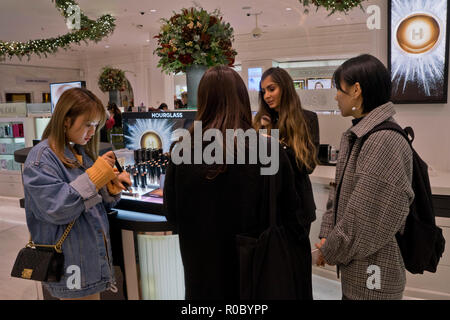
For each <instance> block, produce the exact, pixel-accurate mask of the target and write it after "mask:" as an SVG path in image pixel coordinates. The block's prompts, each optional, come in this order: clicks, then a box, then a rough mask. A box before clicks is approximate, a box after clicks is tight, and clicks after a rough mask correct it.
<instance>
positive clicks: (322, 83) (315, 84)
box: [307, 78, 332, 90]
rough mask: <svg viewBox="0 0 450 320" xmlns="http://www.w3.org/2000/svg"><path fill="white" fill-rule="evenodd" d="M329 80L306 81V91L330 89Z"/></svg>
mask: <svg viewBox="0 0 450 320" xmlns="http://www.w3.org/2000/svg"><path fill="white" fill-rule="evenodd" d="M331 84H332V83H331V78H323V79H308V85H307V86H308V90H318V89H331Z"/></svg>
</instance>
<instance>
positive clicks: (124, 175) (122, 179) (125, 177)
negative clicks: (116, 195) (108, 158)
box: [111, 171, 131, 190]
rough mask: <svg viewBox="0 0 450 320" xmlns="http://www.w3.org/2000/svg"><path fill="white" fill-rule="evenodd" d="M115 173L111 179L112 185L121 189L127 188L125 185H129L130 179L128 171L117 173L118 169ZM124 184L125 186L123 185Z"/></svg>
mask: <svg viewBox="0 0 450 320" xmlns="http://www.w3.org/2000/svg"><path fill="white" fill-rule="evenodd" d="M115 174H116V178H115V179H114V180H112V181H111V182H112V183H113V184H114V185H116V186H118V187H119V188H121V189H122V190H128V188H127V187H129V186H131V179H130V175H129V174H128V172H126V171H123V172H121V173H119V172H118V171H115ZM125 185H126V186H127V187H125Z"/></svg>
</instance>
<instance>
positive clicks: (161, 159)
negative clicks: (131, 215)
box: [116, 111, 196, 204]
mask: <svg viewBox="0 0 450 320" xmlns="http://www.w3.org/2000/svg"><path fill="white" fill-rule="evenodd" d="M195 115H196V112H195V111H182V112H125V113H123V114H122V119H123V136H124V143H125V148H126V149H123V150H118V151H116V155H117V159H118V160H119V162H120V163H121V165H122V166H123V167H124V169H125V170H126V171H127V172H128V173H129V174H130V177H131V180H132V183H133V184H132V186H131V190H130V192H129V193H122V196H123V197H124V198H125V199H128V200H133V201H136V200H137V201H140V202H145V203H157V204H158V203H159V204H161V203H162V201H163V200H162V196H163V195H162V190H163V186H164V175H165V169H166V167H167V164H168V159H169V158H168V157H167V153H168V152H170V146H171V145H172V142H174V141H175V140H177V139H178V137H179V136H180V135H181V134H182V133H181V132H180V131H177V129H189V128H190V127H191V126H192V125H193V122H194V119H195Z"/></svg>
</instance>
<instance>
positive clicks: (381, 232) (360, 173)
mask: <svg viewBox="0 0 450 320" xmlns="http://www.w3.org/2000/svg"><path fill="white" fill-rule="evenodd" d="M333 78H334V81H335V83H336V87H337V89H338V90H337V94H336V100H337V101H338V105H339V109H340V110H341V114H342V116H343V117H348V116H352V117H353V118H354V119H353V120H352V122H353V126H352V127H351V128H349V129H348V130H347V131H346V132H344V134H343V136H342V140H341V145H340V152H339V157H338V162H337V165H336V188H335V190H332V192H331V193H330V199H329V204H331V205H329V210H327V212H326V213H325V214H324V216H323V220H322V225H321V230H320V234H319V237H320V238H321V241H320V243H318V244H316V247H317V248H319V249H320V254H321V255H320V257H319V261H318V264H319V265H320V264H324V263H327V264H330V265H337V266H338V273H339V270H340V273H341V277H342V280H341V282H342V294H343V299H350V300H360V299H401V298H402V296H403V291H404V288H405V283H406V276H405V266H404V263H403V259H402V256H401V253H400V249H399V247H398V245H397V241H396V239H395V234H396V233H397V232H399V231H403V229H404V226H405V221H406V217H407V215H408V213H409V206H410V204H411V202H412V200H413V198H414V192H413V190H412V187H411V180H412V151H411V148H410V146H409V144H408V142H407V141H406V139H405V138H404V137H402V136H401V135H400V134H399V133H398V132H394V131H391V130H383V131H378V132H375V133H373V134H371V135H370V136H369V137H367V139H366V140H365V142H364V144H362V142H363V139H364V136H365V135H366V134H367V133H368V132H369V131H370V130H371V129H372V128H374V127H375V126H377V125H378V124H380V123H382V122H384V121H394V122H395V120H394V119H393V118H392V117H393V115H394V114H395V110H394V106H393V104H392V103H391V102H389V99H390V93H391V81H390V76H389V73H388V71H387V70H386V68H385V67H384V65H383V64H382V63H381V62H380V61H379V60H378V59H376V58H375V57H373V56H371V55H361V56H358V57H356V58H352V59H349V60H347V61H346V62H345V63H344V64H342V65H341V66H340V67H339V68H338V69H337V70H336V72H335V73H334V75H333Z"/></svg>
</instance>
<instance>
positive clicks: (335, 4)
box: [298, 0, 365, 15]
mask: <svg viewBox="0 0 450 320" xmlns="http://www.w3.org/2000/svg"><path fill="white" fill-rule="evenodd" d="M298 1H299V2H300V3H301V4H302V5H303V6H304V7H309V6H310V5H315V6H316V9H317V10H318V9H319V8H320V7H324V8H325V9H326V10H328V11H331V13H330V15H332V14H333V13H335V12H336V11H339V12H344V13H347V12H348V11H350V10H352V9H353V8H356V7H358V6H359V7H360V8H362V5H361V3H362V2H363V1H365V0H298Z"/></svg>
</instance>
